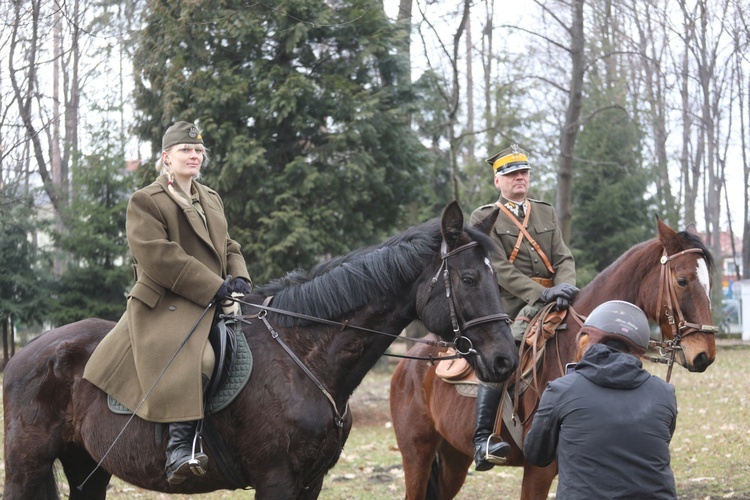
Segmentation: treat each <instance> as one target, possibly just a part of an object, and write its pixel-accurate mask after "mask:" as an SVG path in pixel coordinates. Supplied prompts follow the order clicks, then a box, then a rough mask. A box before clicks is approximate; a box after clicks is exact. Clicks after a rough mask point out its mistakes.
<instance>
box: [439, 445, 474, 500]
mask: <svg viewBox="0 0 750 500" xmlns="http://www.w3.org/2000/svg"><path fill="white" fill-rule="evenodd" d="M471 462H472V457H469V456H466V454H464V453H463V452H461V451H459V450H457V449H456V448H454V447H453V446H451V445H450V444H449V443H448V442H447V441H443V442H442V443H440V447H439V449H438V459H437V463H438V468H439V476H438V478H437V479H438V491H439V495H438V496H437V498H440V500H444V499H449V498H454V497H455V496H456V495H458V492H459V490H460V489H461V486H463V484H464V481H466V474H467V473H468V472H469V467H470V466H471ZM433 473H434V469H433ZM433 479H434V474H433V475H432V476H431V477H430V480H431V481H432V480H433Z"/></svg>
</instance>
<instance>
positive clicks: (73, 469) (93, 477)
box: [60, 446, 112, 500]
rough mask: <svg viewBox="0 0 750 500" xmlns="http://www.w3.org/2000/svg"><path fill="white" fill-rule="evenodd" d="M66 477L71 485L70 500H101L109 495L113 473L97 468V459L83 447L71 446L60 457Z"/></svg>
mask: <svg viewBox="0 0 750 500" xmlns="http://www.w3.org/2000/svg"><path fill="white" fill-rule="evenodd" d="M60 463H62V466H63V471H64V472H65V477H66V478H67V479H68V484H69V485H70V500H89V499H90V500H99V499H102V500H103V499H104V498H106V497H107V485H108V484H109V480H110V478H111V477H112V475H111V474H110V473H109V472H107V471H105V470H104V469H102V468H101V467H99V468H96V465H97V464H96V461H95V460H94V459H93V458H91V455H89V454H88V452H86V450H84V449H83V448H80V447H78V446H75V447H72V448H69V449H67V450H66V451H65V454H63V455H62V456H61V457H60Z"/></svg>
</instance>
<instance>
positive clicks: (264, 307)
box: [228, 241, 511, 429]
mask: <svg viewBox="0 0 750 500" xmlns="http://www.w3.org/2000/svg"><path fill="white" fill-rule="evenodd" d="M477 245H478V243H477V242H476V241H471V242H469V243H466V244H465V245H461V246H460V247H457V248H455V249H453V250H451V251H448V250H447V244H446V243H445V241H443V243H442V246H441V249H440V254H441V263H440V267H439V268H438V270H437V272H436V273H435V276H434V277H433V278H432V280H431V281H430V291H429V292H427V294H426V295H425V297H426V298H425V301H424V302H423V303H421V307H418V308H417V314H418V315H419V314H421V312H423V311H424V308H425V307H426V305H427V302H428V301H429V297H430V295H432V289H433V288H434V287H435V285H436V284H437V282H438V279H439V277H440V274H441V272H442V274H443V282H444V284H445V294H446V297H447V298H448V305H449V309H450V318H451V326H452V328H453V332H454V335H455V337H454V339H453V341H452V342H446V341H444V340H440V341H433V340H426V339H413V338H410V337H401V336H399V335H395V334H392V333H388V332H382V331H379V330H372V329H369V328H364V327H361V326H356V325H352V324H350V323H349V322H348V321H344V322H339V321H332V320H328V319H323V318H318V317H315V316H310V315H307V314H302V313H297V312H293V311H287V310H284V309H277V308H275V307H271V306H270V305H269V304H270V302H271V299H272V298H273V296H270V297H266V300H265V301H264V302H263V304H253V303H250V302H245V301H243V300H240V299H237V298H234V297H233V298H232V300H234V301H235V302H239V303H240V304H243V305H246V306H250V307H255V308H257V309H260V311H259V312H258V313H257V314H252V315H239V316H235V315H228V317H232V318H234V319H236V320H238V321H241V322H243V323H245V324H248V325H249V324H251V323H250V321H248V319H260V320H261V321H263V323H264V324H265V325H266V328H267V329H268V331H269V333H270V334H271V337H272V338H273V339H274V340H276V341H277V342H278V343H279V344H280V345H281V347H282V348H283V349H284V351H286V353H287V354H288V355H289V357H290V358H291V359H292V360H293V361H294V362H295V363H296V364H297V365H298V366H299V367H300V369H302V371H304V372H305V374H306V375H307V376H308V377H309V378H310V379H311V380H312V381H313V383H315V385H316V386H317V387H318V389H320V391H321V392H322V393H323V394H324V395H325V397H326V398H327V399H328V401H329V402H330V403H331V406H333V411H334V414H335V418H334V422H335V424H336V426H337V427H338V428H339V429H341V428H342V427H343V425H344V421H345V418H346V414H347V412H348V411H349V402H348V401H347V403H346V407H345V409H344V412H343V414H342V413H340V412H339V410H338V408H337V406H336V403H335V401H334V400H333V397H332V396H331V394H330V392H329V391H328V390H327V389H326V388H325V386H323V384H322V383H321V382H320V381H319V380H318V379H317V377H315V375H314V374H313V373H312V372H311V371H310V369H309V368H307V366H305V364H304V363H303V362H302V361H301V360H300V359H299V357H297V355H296V354H294V352H293V351H292V349H291V348H290V347H289V346H288V345H287V344H286V343H285V342H284V341H283V340H282V338H281V337H280V336H279V333H278V332H277V331H276V330H275V329H274V328H273V326H272V325H271V324H270V322H269V321H268V318H267V315H268V313H269V312H274V313H278V314H284V315H287V316H292V317H295V318H300V319H305V320H308V321H313V322H317V323H323V324H326V325H332V326H338V327H340V330H339V331H344V330H346V329H347V328H351V329H354V330H360V331H365V332H369V333H375V334H379V335H385V336H388V337H393V338H401V339H404V340H409V341H412V342H418V343H424V344H428V345H431V346H436V347H453V348H454V349H456V352H457V354H456V355H455V356H454V357H463V356H468V355H469V354H476V353H477V352H476V350H475V349H474V346H473V344H472V342H471V340H470V339H469V338H467V337H465V336H463V334H462V333H461V329H462V328H463V330H467V329H469V328H472V327H474V326H477V325H481V324H483V323H489V322H492V321H505V322H507V323H508V324H510V322H511V321H510V318H509V317H508V315H507V314H505V313H498V314H489V315H487V316H481V317H479V318H475V319H473V320H469V321H465V320H464V318H463V315H462V314H461V313H460V310H459V309H458V308H457V307H456V303H455V297H454V294H453V287H452V286H451V282H450V272H449V270H448V259H450V258H451V257H452V256H454V255H456V254H457V253H459V252H462V251H464V250H467V249H469V248H474V247H475V246H477ZM457 311H458V312H457ZM459 319H460V323H461V324H459ZM460 342H466V343H467V344H466V350H465V351H461V350H460V348H459V347H458V345H459V343H460ZM412 359H424V360H433V359H434V358H433V357H430V358H423V357H412ZM441 359H450V357H448V356H446V357H444V358H441Z"/></svg>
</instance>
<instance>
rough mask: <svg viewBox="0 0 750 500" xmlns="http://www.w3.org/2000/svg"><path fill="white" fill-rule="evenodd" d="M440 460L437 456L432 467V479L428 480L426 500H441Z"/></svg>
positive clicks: (436, 455)
mask: <svg viewBox="0 0 750 500" xmlns="http://www.w3.org/2000/svg"><path fill="white" fill-rule="evenodd" d="M439 460H440V458H439V456H438V454H437V453H436V454H435V459H434V460H433V461H432V465H431V466H430V478H429V479H428V480H427V491H426V492H425V496H424V497H425V500H440V462H439Z"/></svg>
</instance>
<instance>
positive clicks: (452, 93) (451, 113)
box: [419, 0, 471, 201]
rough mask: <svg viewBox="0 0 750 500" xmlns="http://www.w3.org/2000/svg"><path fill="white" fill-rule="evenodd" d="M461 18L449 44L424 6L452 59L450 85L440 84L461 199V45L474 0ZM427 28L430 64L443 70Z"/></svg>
mask: <svg viewBox="0 0 750 500" xmlns="http://www.w3.org/2000/svg"><path fill="white" fill-rule="evenodd" d="M460 9H461V10H460V21H459V22H458V24H457V26H456V29H455V32H454V33H453V36H452V43H451V44H450V45H448V44H446V43H445V42H444V40H443V39H442V38H441V36H440V32H439V29H438V28H437V27H436V26H435V24H433V23H432V22H431V21H430V20H429V19H428V16H427V13H426V11H425V10H424V9H422V8H420V13H421V17H422V22H423V23H424V24H425V26H426V27H427V28H426V29H427V30H428V31H429V32H430V33H431V34H432V35H434V37H435V40H437V44H438V52H439V53H440V54H441V55H442V56H444V58H445V61H448V69H447V71H448V72H449V73H450V78H449V79H446V80H447V81H448V87H447V88H446V87H444V86H438V91H439V92H440V95H441V97H442V99H443V101H444V102H445V109H446V114H447V123H446V124H445V129H446V130H447V131H448V143H449V144H450V168H451V191H452V193H453V199H455V200H457V201H458V200H459V198H460V195H459V185H460V178H459V166H458V151H459V150H460V148H461V144H462V142H463V139H464V135H461V134H458V133H457V132H456V128H457V126H458V116H459V109H460V105H461V99H460V96H461V91H460V83H459V64H460V61H459V55H460V47H461V39H462V37H463V36H464V32H465V30H466V27H467V23H468V17H469V15H470V14H471V0H464V1H463V2H462V4H461V7H460ZM424 29H425V28H422V27H421V26H420V28H419V32H420V35H421V36H422V43H423V46H424V47H425V56H426V59H427V64H428V66H429V67H430V68H431V69H432V70H433V71H435V72H436V73H438V74H439V73H440V70H439V69H440V68H439V67H438V66H436V65H434V64H433V62H432V59H431V57H430V55H429V54H430V50H429V49H427V47H428V44H427V43H426V39H425V34H424V32H423V30H424Z"/></svg>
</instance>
